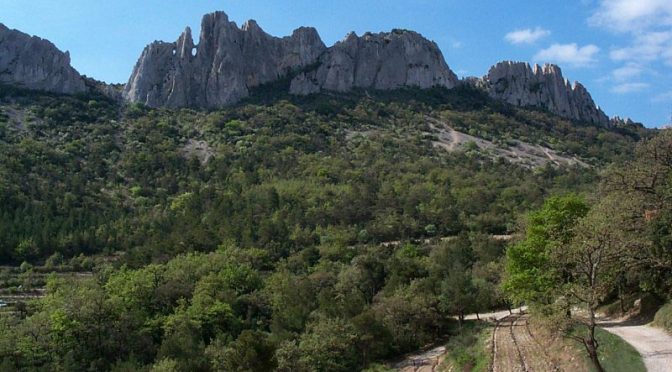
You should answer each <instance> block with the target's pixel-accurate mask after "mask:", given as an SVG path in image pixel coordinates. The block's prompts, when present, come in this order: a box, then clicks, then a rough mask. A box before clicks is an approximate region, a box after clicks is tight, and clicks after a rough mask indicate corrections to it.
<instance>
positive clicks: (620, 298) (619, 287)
mask: <svg viewBox="0 0 672 372" xmlns="http://www.w3.org/2000/svg"><path fill="white" fill-rule="evenodd" d="M618 302H619V303H620V305H621V316H623V315H625V300H624V299H623V285H622V284H621V283H620V282H619V283H618Z"/></svg>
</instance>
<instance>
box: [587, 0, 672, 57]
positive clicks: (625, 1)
mask: <svg viewBox="0 0 672 372" xmlns="http://www.w3.org/2000/svg"><path fill="white" fill-rule="evenodd" d="M589 22H590V23H591V24H593V25H595V26H599V27H602V28H605V29H608V30H611V31H615V32H618V33H625V34H628V35H629V36H630V38H631V40H630V41H629V43H628V44H629V45H627V46H621V47H618V48H615V49H613V50H611V52H610V54H609V56H610V57H611V59H612V60H614V61H636V62H638V63H642V62H658V61H662V62H665V63H667V64H669V65H672V0H599V7H598V9H597V10H596V11H595V13H594V14H593V15H592V16H591V17H590V19H589Z"/></svg>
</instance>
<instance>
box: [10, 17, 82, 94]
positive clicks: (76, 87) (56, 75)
mask: <svg viewBox="0 0 672 372" xmlns="http://www.w3.org/2000/svg"><path fill="white" fill-rule="evenodd" d="M0 83H3V84H9V85H15V86H18V87H22V88H26V89H35V90H43V91H48V92H54V93H65V94H73V93H79V92H83V91H85V90H86V86H85V84H84V79H83V78H82V77H81V76H80V75H79V73H78V72H77V71H76V70H75V69H74V68H72V66H70V54H69V53H68V52H65V53H63V52H61V51H60V50H58V48H56V46H54V44H52V43H51V42H49V41H47V40H44V39H40V38H39V37H36V36H30V35H28V34H25V33H23V32H20V31H17V30H11V29H9V28H7V27H6V26H5V25H3V24H0Z"/></svg>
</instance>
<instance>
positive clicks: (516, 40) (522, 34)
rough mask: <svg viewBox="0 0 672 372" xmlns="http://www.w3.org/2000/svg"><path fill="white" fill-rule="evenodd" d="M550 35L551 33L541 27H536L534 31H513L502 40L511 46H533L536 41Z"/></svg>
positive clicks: (529, 29) (528, 29)
mask: <svg viewBox="0 0 672 372" xmlns="http://www.w3.org/2000/svg"><path fill="white" fill-rule="evenodd" d="M550 34H551V31H548V30H545V29H543V28H541V27H537V28H535V29H534V30H533V29H531V28H527V29H524V30H515V31H511V32H509V33H508V34H506V36H504V39H505V40H506V41H508V42H509V43H511V44H533V43H535V42H536V41H537V40H540V39H542V38H545V37H547V36H548V35H550Z"/></svg>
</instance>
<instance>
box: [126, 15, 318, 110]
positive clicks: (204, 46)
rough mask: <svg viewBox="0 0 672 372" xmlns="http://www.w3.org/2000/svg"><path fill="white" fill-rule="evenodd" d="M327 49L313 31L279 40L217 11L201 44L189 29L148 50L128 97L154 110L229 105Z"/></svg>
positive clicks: (135, 71)
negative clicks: (178, 36) (177, 36)
mask: <svg viewBox="0 0 672 372" xmlns="http://www.w3.org/2000/svg"><path fill="white" fill-rule="evenodd" d="M325 49H326V47H325V46H324V43H322V40H320V37H319V35H318V34H317V31H316V30H315V29H313V28H300V29H298V30H296V31H294V33H293V34H292V35H291V36H289V37H284V38H276V37H272V36H270V35H268V34H267V33H265V32H264V31H263V30H262V29H261V28H260V27H259V25H257V23H256V22H254V21H248V22H247V23H245V24H244V25H243V26H242V28H238V27H237V26H236V24H235V23H233V22H229V19H228V17H227V15H226V14H225V13H223V12H216V13H212V14H208V15H206V16H204V17H203V21H202V23H201V35H200V39H199V43H198V45H195V44H194V42H193V39H192V36H191V30H190V29H189V28H187V29H186V30H185V32H184V33H183V34H182V35H181V36H180V38H179V39H178V40H177V41H176V42H175V43H165V42H158V41H157V42H154V43H152V44H150V45H149V46H147V47H146V48H145V50H144V51H143V52H142V55H141V56H140V59H139V60H138V63H137V64H136V66H135V68H134V69H133V74H132V75H131V78H130V80H129V81H128V84H126V88H125V90H124V97H125V98H126V99H127V100H129V101H131V102H141V103H144V104H147V105H149V106H168V107H219V106H225V105H229V104H232V103H235V102H237V101H239V100H240V99H242V98H244V97H246V96H247V95H248V94H249V90H250V89H251V88H254V87H256V86H258V85H260V84H264V83H268V82H272V81H274V80H277V79H279V78H282V77H283V76H285V75H287V74H288V73H289V72H291V71H292V70H294V69H300V68H302V67H305V66H307V65H309V64H312V63H314V62H315V61H316V60H317V58H318V56H319V55H320V54H321V53H322V52H323V51H324V50H325Z"/></svg>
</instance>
